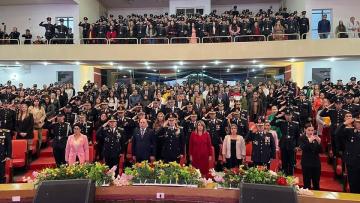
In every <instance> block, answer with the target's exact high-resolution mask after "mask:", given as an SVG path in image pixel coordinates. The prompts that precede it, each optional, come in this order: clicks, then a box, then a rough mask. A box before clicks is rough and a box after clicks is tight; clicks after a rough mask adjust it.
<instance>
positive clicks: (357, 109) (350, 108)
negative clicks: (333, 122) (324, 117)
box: [342, 103, 360, 117]
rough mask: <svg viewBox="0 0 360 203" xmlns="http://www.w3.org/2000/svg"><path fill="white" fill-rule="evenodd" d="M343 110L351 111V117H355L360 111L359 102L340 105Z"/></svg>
mask: <svg viewBox="0 0 360 203" xmlns="http://www.w3.org/2000/svg"><path fill="white" fill-rule="evenodd" d="M342 108H343V109H344V110H346V111H348V112H351V114H352V116H353V117H356V116H357V115H359V113H360V106H359V104H353V103H350V104H344V105H343V107H342Z"/></svg>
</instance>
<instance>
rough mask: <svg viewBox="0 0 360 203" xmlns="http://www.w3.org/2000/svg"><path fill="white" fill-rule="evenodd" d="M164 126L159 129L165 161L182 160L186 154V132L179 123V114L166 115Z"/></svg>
mask: <svg viewBox="0 0 360 203" xmlns="http://www.w3.org/2000/svg"><path fill="white" fill-rule="evenodd" d="M166 119H167V121H165V123H164V126H163V127H162V128H161V129H160V131H159V138H160V139H161V142H162V145H161V146H162V149H161V157H162V159H163V161H164V162H165V163H168V162H174V161H176V162H180V159H181V158H182V157H183V156H184V154H185V153H184V152H185V145H184V134H183V130H182V128H181V127H179V126H178V125H177V116H176V114H174V113H170V114H168V115H167V116H166Z"/></svg>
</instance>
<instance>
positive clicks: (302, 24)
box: [299, 11, 310, 39]
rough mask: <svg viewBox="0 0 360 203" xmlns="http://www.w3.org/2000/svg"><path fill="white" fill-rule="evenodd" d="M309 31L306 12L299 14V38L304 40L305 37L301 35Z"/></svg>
mask: <svg viewBox="0 0 360 203" xmlns="http://www.w3.org/2000/svg"><path fill="white" fill-rule="evenodd" d="M309 30H310V23H309V18H307V17H306V11H303V12H301V18H300V19H299V31H300V37H303V38H302V39H306V35H304V36H303V34H305V33H308V32H309Z"/></svg>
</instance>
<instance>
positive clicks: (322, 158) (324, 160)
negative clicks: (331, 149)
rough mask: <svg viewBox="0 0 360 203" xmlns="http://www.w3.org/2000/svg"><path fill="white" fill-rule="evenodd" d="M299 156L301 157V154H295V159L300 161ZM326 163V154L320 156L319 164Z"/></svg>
mask: <svg viewBox="0 0 360 203" xmlns="http://www.w3.org/2000/svg"><path fill="white" fill-rule="evenodd" d="M301 155H302V152H298V153H296V159H297V160H301ZM327 161H328V157H327V155H326V154H320V162H321V163H327Z"/></svg>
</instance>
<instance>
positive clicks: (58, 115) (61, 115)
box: [56, 111, 65, 117]
mask: <svg viewBox="0 0 360 203" xmlns="http://www.w3.org/2000/svg"><path fill="white" fill-rule="evenodd" d="M56 116H57V117H63V116H65V114H64V113H63V112H62V111H59V113H58V114H57V115H56Z"/></svg>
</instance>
